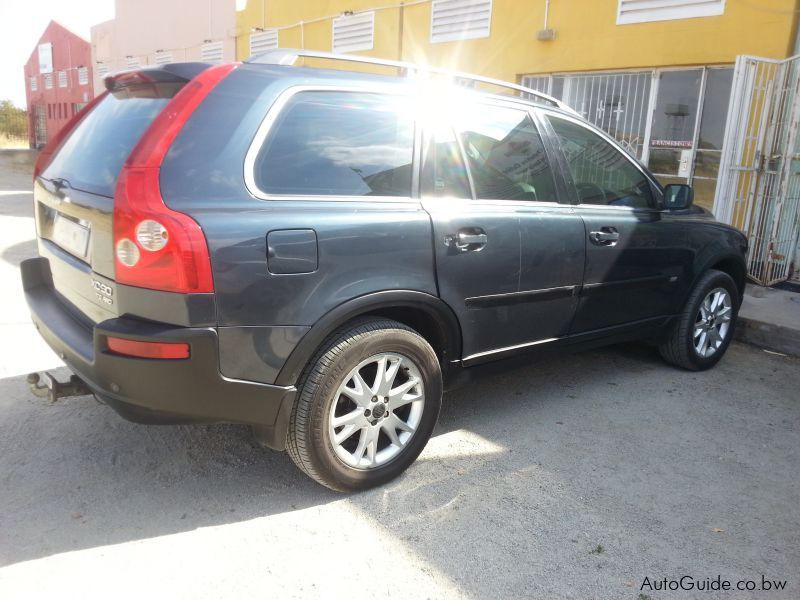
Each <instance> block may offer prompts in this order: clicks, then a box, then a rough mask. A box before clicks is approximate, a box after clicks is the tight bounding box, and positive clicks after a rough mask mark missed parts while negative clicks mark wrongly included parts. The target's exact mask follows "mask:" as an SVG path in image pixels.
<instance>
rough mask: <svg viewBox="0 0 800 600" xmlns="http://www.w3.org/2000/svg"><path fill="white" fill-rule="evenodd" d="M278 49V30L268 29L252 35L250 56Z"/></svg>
mask: <svg viewBox="0 0 800 600" xmlns="http://www.w3.org/2000/svg"><path fill="white" fill-rule="evenodd" d="M277 47H278V30H277V29H267V30H266V31H258V32H255V33H251V34H250V56H253V55H254V54H259V53H261V52H266V51H267V50H274V49H275V48H277Z"/></svg>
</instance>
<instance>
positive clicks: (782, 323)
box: [736, 284, 800, 356]
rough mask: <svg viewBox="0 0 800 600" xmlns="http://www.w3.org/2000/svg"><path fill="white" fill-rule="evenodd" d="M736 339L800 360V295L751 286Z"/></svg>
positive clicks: (749, 286)
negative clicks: (799, 357)
mask: <svg viewBox="0 0 800 600" xmlns="http://www.w3.org/2000/svg"><path fill="white" fill-rule="evenodd" d="M736 337H737V338H738V339H740V340H742V341H744V342H747V343H750V344H755V345H756V346H760V347H762V348H767V349H769V350H773V351H775V352H782V353H784V354H790V355H793V356H800V294H798V293H796V292H788V291H786V290H776V289H772V288H764V287H760V286H757V285H753V284H751V285H748V286H747V288H745V296H744V301H743V302H742V307H741V310H740V311H739V325H738V326H737V328H736Z"/></svg>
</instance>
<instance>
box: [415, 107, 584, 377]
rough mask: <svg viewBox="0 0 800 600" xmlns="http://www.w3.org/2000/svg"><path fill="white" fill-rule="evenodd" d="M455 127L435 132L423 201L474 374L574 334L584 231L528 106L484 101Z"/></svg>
mask: <svg viewBox="0 0 800 600" xmlns="http://www.w3.org/2000/svg"><path fill="white" fill-rule="evenodd" d="M448 121H449V120H448V119H440V120H439V121H438V122H437V123H436V124H435V125H434V124H430V125H429V126H428V127H427V129H426V132H427V135H426V137H427V139H426V142H425V144H424V150H425V152H424V157H423V170H422V176H421V196H422V202H423V205H424V207H425V209H426V210H427V211H428V213H429V214H430V215H431V219H432V222H433V234H434V247H435V253H436V269H437V277H438V284H439V292H440V295H441V297H442V298H443V299H444V300H445V301H446V302H447V303H448V304H449V305H450V306H451V307H452V308H453V310H454V311H455V312H456V314H457V316H458V318H459V321H460V323H461V328H462V332H463V359H464V362H465V364H466V365H469V364H473V363H478V362H483V361H486V360H492V359H495V358H502V357H504V356H507V355H509V354H515V353H517V352H520V351H523V350H524V349H526V348H528V347H531V346H535V345H538V344H541V343H543V342H548V341H552V340H553V339H554V338H558V337H561V336H564V335H566V333H567V331H568V328H569V323H570V320H571V318H572V316H573V313H574V310H575V299H574V293H575V289H576V288H577V286H579V285H580V280H581V275H582V271H583V227H582V224H581V221H580V219H579V218H578V217H576V216H575V215H574V214H572V208H571V207H570V206H568V205H565V204H559V203H558V201H557V200H558V194H557V191H556V186H555V183H554V178H553V173H552V171H551V169H550V162H549V160H548V157H547V155H546V152H545V149H544V146H543V143H542V140H541V137H540V135H539V133H538V131H537V128H536V126H535V124H534V121H533V119H532V118H531V115H530V114H528V112H527V110H526V108H525V107H518V106H514V105H506V104H494V103H478V102H475V103H471V104H467V105H465V106H463V107H462V109H461V110H459V111H458V114H457V115H456V116H455V119H454V122H453V123H452V124H453V125H454V128H453V127H451V124H450V122H448ZM454 129H455V131H454ZM465 162H466V164H467V165H468V168H467V167H466V166H465Z"/></svg>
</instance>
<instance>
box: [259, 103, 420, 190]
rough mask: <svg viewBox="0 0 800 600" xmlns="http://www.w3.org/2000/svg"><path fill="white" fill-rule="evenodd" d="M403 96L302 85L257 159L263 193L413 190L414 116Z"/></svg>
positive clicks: (285, 108) (269, 135) (274, 126)
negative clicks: (313, 88) (327, 89)
mask: <svg viewBox="0 0 800 600" xmlns="http://www.w3.org/2000/svg"><path fill="white" fill-rule="evenodd" d="M403 104H404V103H403V100H402V98H395V97H392V96H388V95H384V94H372V93H363V92H360V93H357V94H356V93H352V92H328V91H307V92H298V93H297V94H295V95H294V96H292V97H291V99H290V100H289V101H288V102H287V103H286V105H285V106H284V107H283V109H282V110H281V112H280V114H279V115H278V117H277V119H276V120H275V122H274V123H273V124H272V127H271V128H270V131H269V133H268V134H267V139H266V141H265V143H264V145H263V147H262V148H261V150H260V151H259V153H258V156H257V157H256V160H255V166H254V169H255V172H254V177H255V182H256V185H257V186H258V188H259V189H260V190H262V191H264V192H266V193H269V194H291V195H315V196H317V195H319V196H404V197H410V196H411V173H412V168H411V163H412V156H413V148H414V122H413V115H412V114H411V112H410V111H409V110H408V109H407V108H406V107H404V105H403Z"/></svg>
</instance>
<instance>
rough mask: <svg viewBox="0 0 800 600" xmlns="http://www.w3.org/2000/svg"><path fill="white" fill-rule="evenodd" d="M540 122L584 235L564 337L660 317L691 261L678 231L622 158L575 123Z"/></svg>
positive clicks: (651, 188)
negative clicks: (578, 282) (581, 270)
mask: <svg viewBox="0 0 800 600" xmlns="http://www.w3.org/2000/svg"><path fill="white" fill-rule="evenodd" d="M547 120H548V122H549V123H550V125H551V126H552V128H553V132H554V138H555V140H556V141H557V144H558V146H559V147H560V149H561V151H562V153H563V159H564V161H565V165H566V169H565V171H566V172H565V176H566V177H567V179H568V180H569V183H570V185H571V189H572V191H573V193H574V201H575V202H576V206H575V210H576V211H577V214H579V215H580V217H581V219H582V220H583V223H584V228H585V232H584V235H585V239H586V269H585V275H584V280H583V287H582V290H581V294H580V302H579V305H578V310H577V313H576V315H575V320H574V322H573V326H572V329H571V332H572V333H575V334H580V333H585V332H590V331H593V330H602V329H605V328H609V327H615V326H620V325H625V324H632V323H642V322H644V321H646V320H648V319H657V318H660V317H663V316H665V315H668V314H669V313H670V309H671V306H672V303H673V298H674V295H675V293H676V290H678V289H681V286H683V285H685V282H686V279H687V277H688V275H689V273H690V268H691V264H692V260H693V258H694V257H693V253H692V251H691V250H690V249H689V247H688V244H687V238H686V235H687V234H686V228H685V227H684V226H683V225H682V224H681V222H680V221H679V220H677V219H675V218H674V217H673V216H672V215H670V214H669V213H668V212H665V211H661V210H660V209H659V205H658V204H659V200H658V194H659V192H658V190H657V188H656V187H655V185H654V184H653V182H652V181H651V180H650V178H649V177H648V176H647V175H646V173H645V172H644V170H642V169H641V167H639V165H637V164H636V163H635V162H634V160H633V159H632V158H631V157H630V156H628V155H627V154H626V153H624V152H623V151H622V150H620V149H618V148H617V147H616V146H615V145H614V144H612V143H611V142H610V141H609V140H608V139H606V138H605V137H603V136H601V135H600V134H598V133H597V132H595V131H593V130H592V129H590V128H589V127H587V126H585V125H584V124H582V123H580V122H579V121H577V120H576V119H572V118H570V117H566V116H563V115H555V114H550V115H549V116H548V117H547Z"/></svg>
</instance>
